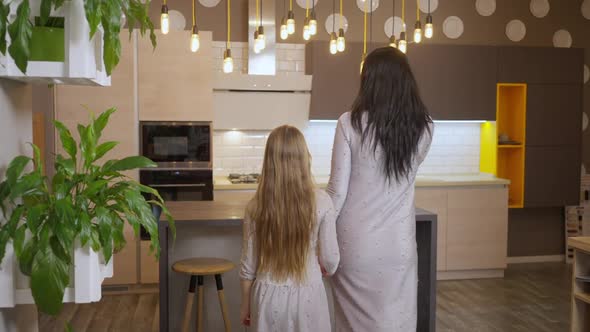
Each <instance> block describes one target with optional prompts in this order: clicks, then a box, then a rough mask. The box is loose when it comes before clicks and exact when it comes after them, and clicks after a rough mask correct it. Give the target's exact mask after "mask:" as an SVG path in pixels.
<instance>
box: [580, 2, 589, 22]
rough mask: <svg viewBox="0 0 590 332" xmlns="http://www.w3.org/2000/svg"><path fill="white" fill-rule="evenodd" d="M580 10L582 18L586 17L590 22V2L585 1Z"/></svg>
mask: <svg viewBox="0 0 590 332" xmlns="http://www.w3.org/2000/svg"><path fill="white" fill-rule="evenodd" d="M580 10H581V11H582V16H584V17H585V18H586V19H587V20H590V0H584V2H582V7H581V8H580Z"/></svg>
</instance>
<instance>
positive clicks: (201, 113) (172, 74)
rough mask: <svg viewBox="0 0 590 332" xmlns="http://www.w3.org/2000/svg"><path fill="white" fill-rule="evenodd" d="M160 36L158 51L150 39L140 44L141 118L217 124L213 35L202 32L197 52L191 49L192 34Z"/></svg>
mask: <svg viewBox="0 0 590 332" xmlns="http://www.w3.org/2000/svg"><path fill="white" fill-rule="evenodd" d="M156 34H157V37H158V46H157V47H156V49H155V50H154V48H153V47H152V44H151V42H150V40H149V38H140V39H139V41H138V98H139V119H140V120H141V121H213V88H212V84H213V81H212V80H213V70H212V61H213V55H212V39H211V38H212V35H211V32H209V31H200V32H199V37H200V42H201V47H200V48H199V51H198V52H196V53H192V52H191V51H190V49H189V37H190V31H170V32H169V33H168V34H167V35H162V34H161V33H160V31H159V30H158V31H157V32H156ZM220 61H221V60H220Z"/></svg>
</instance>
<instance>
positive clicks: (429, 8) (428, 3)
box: [428, 0, 430, 15]
mask: <svg viewBox="0 0 590 332" xmlns="http://www.w3.org/2000/svg"><path fill="white" fill-rule="evenodd" d="M428 15H430V0H428Z"/></svg>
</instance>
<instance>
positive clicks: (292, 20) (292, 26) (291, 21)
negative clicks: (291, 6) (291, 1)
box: [287, 11, 295, 35]
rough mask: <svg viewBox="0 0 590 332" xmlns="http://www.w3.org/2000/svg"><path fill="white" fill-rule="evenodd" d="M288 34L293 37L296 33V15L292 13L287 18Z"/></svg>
mask: <svg viewBox="0 0 590 332" xmlns="http://www.w3.org/2000/svg"><path fill="white" fill-rule="evenodd" d="M287 32H288V33H289V34H290V35H292V34H294V33H295V14H293V12H292V11H289V16H288V18H287Z"/></svg>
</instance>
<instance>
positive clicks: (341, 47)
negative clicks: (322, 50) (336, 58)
mask: <svg viewBox="0 0 590 332" xmlns="http://www.w3.org/2000/svg"><path fill="white" fill-rule="evenodd" d="M339 20H340V28H339V29H338V39H336V47H337V48H338V52H344V50H345V49H346V39H344V27H343V26H342V0H340V17H339Z"/></svg>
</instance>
